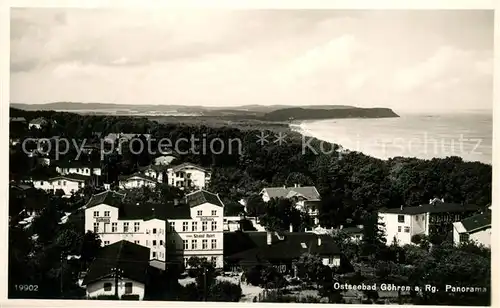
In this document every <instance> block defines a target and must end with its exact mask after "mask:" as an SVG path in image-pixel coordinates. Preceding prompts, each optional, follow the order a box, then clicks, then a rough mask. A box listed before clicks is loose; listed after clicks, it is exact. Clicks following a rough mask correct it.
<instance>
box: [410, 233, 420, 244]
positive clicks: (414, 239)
mask: <svg viewBox="0 0 500 308" xmlns="http://www.w3.org/2000/svg"><path fill="white" fill-rule="evenodd" d="M421 241H422V234H415V235H413V236H412V237H411V242H412V243H413V244H417V245H418V244H420V242H421Z"/></svg>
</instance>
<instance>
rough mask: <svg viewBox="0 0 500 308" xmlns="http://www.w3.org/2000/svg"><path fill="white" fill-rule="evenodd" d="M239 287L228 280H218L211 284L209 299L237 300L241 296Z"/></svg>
mask: <svg viewBox="0 0 500 308" xmlns="http://www.w3.org/2000/svg"><path fill="white" fill-rule="evenodd" d="M242 293H243V291H242V290H241V287H240V286H239V285H237V284H235V283H232V282H229V281H220V282H217V283H215V284H214V285H212V286H211V288H210V292H209V300H211V301H221V302H238V301H239V300H240V298H241V296H242Z"/></svg>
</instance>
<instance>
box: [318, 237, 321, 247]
mask: <svg viewBox="0 0 500 308" xmlns="http://www.w3.org/2000/svg"><path fill="white" fill-rule="evenodd" d="M318 246H321V237H320V236H318Z"/></svg>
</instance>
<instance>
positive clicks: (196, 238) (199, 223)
mask: <svg viewBox="0 0 500 308" xmlns="http://www.w3.org/2000/svg"><path fill="white" fill-rule="evenodd" d="M178 207H185V208H186V207H187V208H188V210H186V211H184V214H183V215H178V216H177V217H172V216H170V217H169V218H168V224H169V232H168V245H169V246H168V254H169V257H170V258H171V259H172V260H177V262H182V263H183V264H184V265H187V262H188V260H189V258H191V257H197V258H202V259H206V260H207V261H210V262H212V263H213V264H214V265H215V267H216V268H222V267H223V265H224V260H223V255H224V250H223V249H224V236H223V234H224V230H223V228H224V224H223V223H224V204H223V203H222V201H221V200H220V198H219V196H217V195H216V194H213V193H210V192H208V191H205V190H198V191H196V192H193V193H191V194H188V195H186V200H185V204H182V205H178ZM167 215H168V214H167Z"/></svg>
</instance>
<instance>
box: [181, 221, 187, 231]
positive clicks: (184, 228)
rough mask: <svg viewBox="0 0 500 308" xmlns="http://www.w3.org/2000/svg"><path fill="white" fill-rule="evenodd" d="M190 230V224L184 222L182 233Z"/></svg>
mask: <svg viewBox="0 0 500 308" xmlns="http://www.w3.org/2000/svg"><path fill="white" fill-rule="evenodd" d="M187 230H188V222H187V221H184V222H182V231H187Z"/></svg>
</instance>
